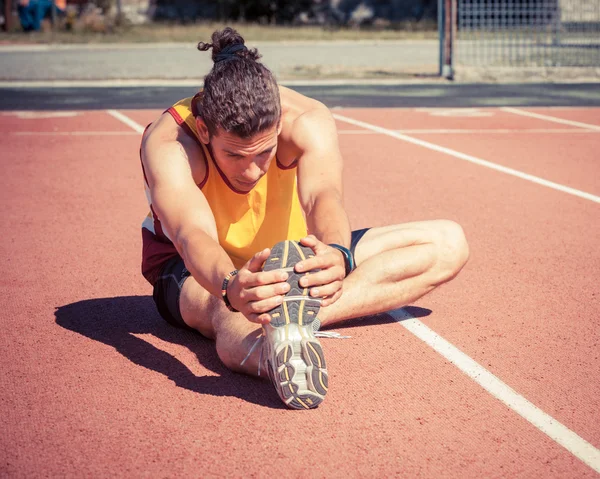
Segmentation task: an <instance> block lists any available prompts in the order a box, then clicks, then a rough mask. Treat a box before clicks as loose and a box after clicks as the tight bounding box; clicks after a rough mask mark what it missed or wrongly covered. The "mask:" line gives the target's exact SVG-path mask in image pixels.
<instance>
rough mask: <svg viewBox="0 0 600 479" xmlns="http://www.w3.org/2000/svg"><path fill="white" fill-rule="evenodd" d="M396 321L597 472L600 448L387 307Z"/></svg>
mask: <svg viewBox="0 0 600 479" xmlns="http://www.w3.org/2000/svg"><path fill="white" fill-rule="evenodd" d="M388 314H390V315H391V316H392V317H393V318H394V319H395V320H396V321H398V322H399V323H400V325H402V326H403V327H404V328H406V329H407V330H408V331H410V332H411V333H412V334H414V335H415V336H416V337H417V338H419V339H420V340H421V341H423V342H425V343H426V344H427V345H428V346H430V347H431V348H433V349H434V350H435V351H436V352H437V353H439V354H440V355H442V356H443V357H444V358H446V359H447V360H448V361H450V362H451V363H452V364H454V365H455V366H456V367H457V368H458V369H460V370H461V371H462V372H463V373H465V374H466V375H467V376H469V377H470V378H471V379H472V380H473V381H475V382H476V383H477V384H479V385H480V386H481V387H482V388H484V389H485V390H486V391H487V392H489V393H490V394H491V395H492V396H494V397H495V398H496V399H498V400H500V401H502V402H503V403H504V404H506V405H507V406H508V407H509V408H510V409H512V410H513V411H515V412H516V413H517V414H519V415H520V416H521V417H523V418H524V419H526V420H527V421H529V422H530V423H531V424H533V425H534V426H535V427H536V428H538V429H539V430H540V431H542V432H543V433H544V434H546V435H547V436H548V437H550V438H551V439H552V440H554V441H555V442H557V443H558V444H560V445H561V446H562V447H564V448H565V449H567V450H568V451H569V452H570V453H571V454H573V455H574V456H575V457H577V458H578V459H579V460H581V461H583V462H584V463H585V464H587V465H588V466H590V467H591V468H592V469H594V470H595V471H596V472H600V450H598V449H596V448H595V447H594V446H593V445H592V444H590V443H589V442H587V441H586V440H585V439H583V438H582V437H580V436H578V435H577V434H576V433H574V432H573V431H571V430H570V429H569V428H568V427H566V426H565V425H563V424H561V423H560V422H558V421H557V420H556V419H554V418H553V417H552V416H550V415H548V414H546V413H545V412H544V411H542V410H541V409H539V408H538V407H536V406H535V405H534V404H532V403H531V402H530V401H528V400H527V399H525V398H524V397H523V396H521V395H520V394H519V393H517V392H516V391H515V390H514V389H512V388H511V387H510V386H508V385H507V384H505V383H503V382H502V381H501V380H500V379H498V378H497V377H496V376H494V375H493V374H492V373H491V372H489V371H488V370H487V369H485V368H484V367H483V366H481V365H480V364H479V363H477V362H476V361H475V360H473V359H471V358H470V357H469V356H467V355H466V354H465V353H463V352H462V351H461V350H459V349H458V348H456V347H455V346H453V345H452V344H451V343H449V342H448V341H446V340H445V339H444V338H442V337H441V336H440V335H438V334H437V333H436V332H435V331H433V330H432V329H430V328H429V327H428V326H426V325H425V324H423V323H422V322H421V321H419V320H418V319H416V318H414V317H413V316H412V315H411V314H409V313H408V312H407V311H406V310H404V309H396V310H393V311H389V312H388Z"/></svg>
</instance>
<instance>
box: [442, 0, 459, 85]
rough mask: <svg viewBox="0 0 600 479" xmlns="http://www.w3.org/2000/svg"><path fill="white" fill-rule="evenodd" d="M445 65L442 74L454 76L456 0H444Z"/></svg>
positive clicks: (449, 76) (450, 78) (445, 76)
mask: <svg viewBox="0 0 600 479" xmlns="http://www.w3.org/2000/svg"><path fill="white" fill-rule="evenodd" d="M444 4H445V5H444V65H443V67H442V76H443V77H444V78H447V79H448V80H452V79H453V78H454V49H455V43H456V0H444Z"/></svg>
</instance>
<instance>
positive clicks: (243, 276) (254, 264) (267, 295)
mask: <svg viewBox="0 0 600 479" xmlns="http://www.w3.org/2000/svg"><path fill="white" fill-rule="evenodd" d="M270 253H271V250H270V249H268V248H267V249H265V250H263V251H261V252H260V253H256V254H255V255H254V256H253V257H252V258H251V259H250V261H248V262H247V263H246V264H245V265H244V266H243V267H242V269H240V270H239V271H238V274H237V275H235V276H234V277H233V278H232V279H231V280H230V281H229V285H228V286H227V298H228V299H229V302H230V303H231V306H233V307H234V308H235V309H237V310H238V311H239V312H240V313H242V314H243V315H244V316H245V317H246V319H247V320H248V321H251V322H253V323H259V324H267V323H269V322H270V321H271V316H270V315H269V314H267V311H270V310H271V309H273V308H275V307H276V306H279V305H280V304H281V303H282V302H283V297H284V295H285V293H287V292H288V291H289V290H290V285H289V284H288V283H286V282H285V281H286V280H287V279H288V274H287V273H286V272H285V271H281V270H273V271H262V267H263V264H264V262H265V261H266V259H267V258H268V257H269V254H270Z"/></svg>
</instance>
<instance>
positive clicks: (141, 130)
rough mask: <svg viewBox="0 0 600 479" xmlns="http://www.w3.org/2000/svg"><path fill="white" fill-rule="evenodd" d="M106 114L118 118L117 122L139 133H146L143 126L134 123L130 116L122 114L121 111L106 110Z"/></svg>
mask: <svg viewBox="0 0 600 479" xmlns="http://www.w3.org/2000/svg"><path fill="white" fill-rule="evenodd" d="M106 113H108V114H109V115H110V116H112V117H114V118H116V119H117V120H119V121H121V122H123V123H125V124H126V125H127V126H129V127H130V128H132V129H133V130H134V131H137V132H138V133H144V127H143V126H142V125H140V124H139V123H138V122H136V121H133V120H132V119H131V118H129V117H128V116H125V115H123V113H121V112H120V111H117V110H106Z"/></svg>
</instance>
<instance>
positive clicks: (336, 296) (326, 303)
mask: <svg viewBox="0 0 600 479" xmlns="http://www.w3.org/2000/svg"><path fill="white" fill-rule="evenodd" d="M341 297H342V291H341V290H340V291H338V292H337V293H336V294H334V295H333V296H331V297H329V298H325V299H324V300H323V301H322V302H321V307H322V308H326V307H327V306H331V305H332V304H333V303H335V302H336V301H337V300H338V299H340V298H341Z"/></svg>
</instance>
